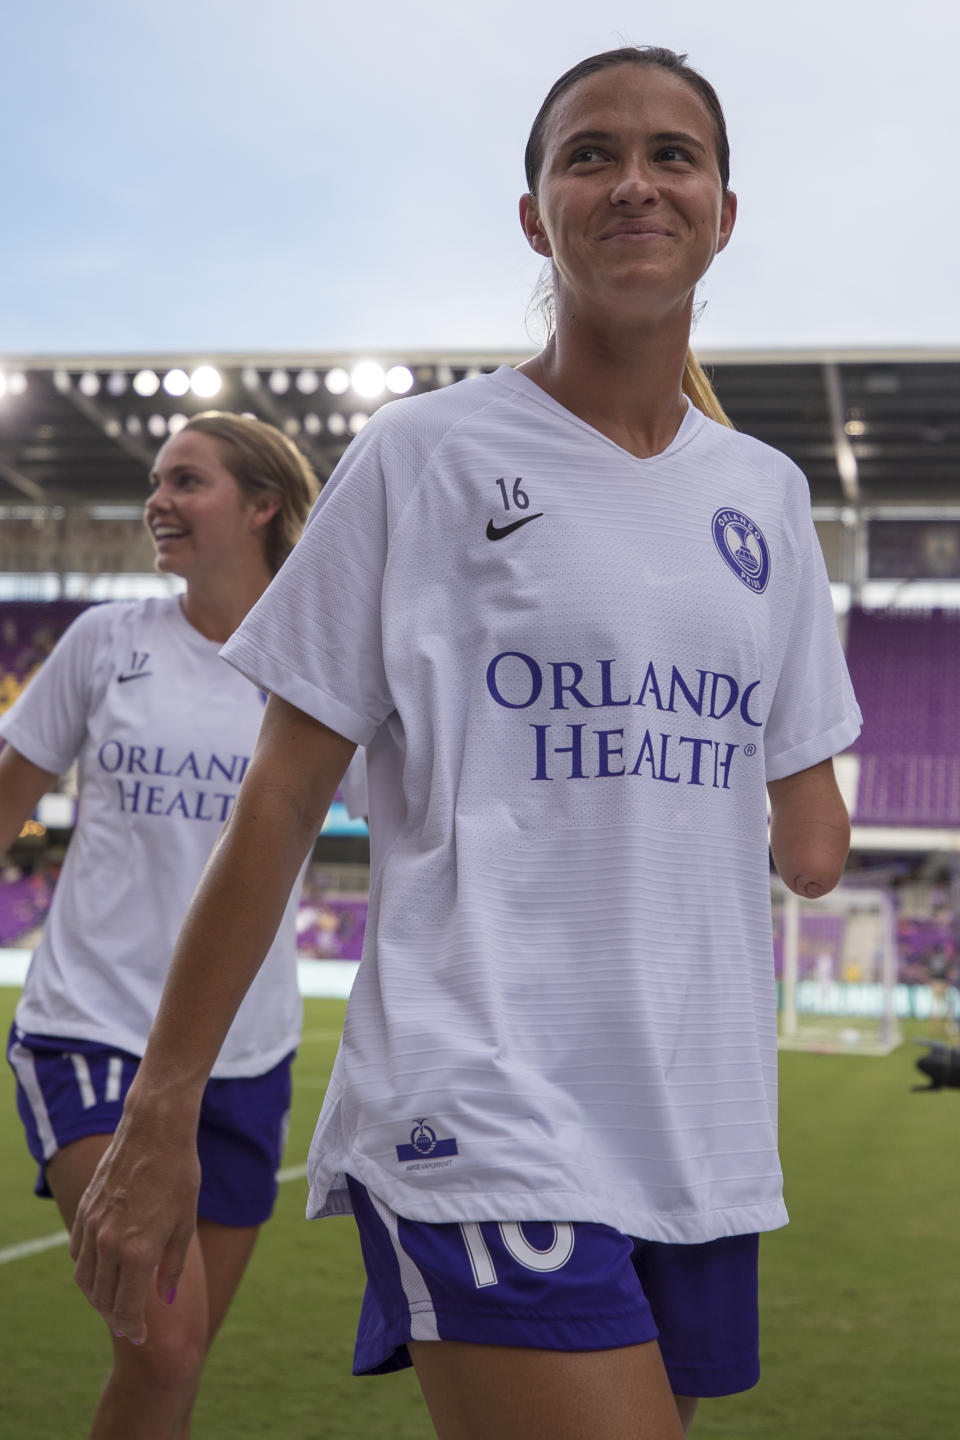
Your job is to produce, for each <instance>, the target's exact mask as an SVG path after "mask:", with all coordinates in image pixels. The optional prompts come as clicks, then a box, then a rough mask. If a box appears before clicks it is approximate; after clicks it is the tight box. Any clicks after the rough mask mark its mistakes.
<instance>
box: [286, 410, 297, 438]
mask: <svg viewBox="0 0 960 1440" xmlns="http://www.w3.org/2000/svg"><path fill="white" fill-rule="evenodd" d="M283 433H284V435H288V436H289V437H290V439H291V440H295V439H296V438H297V436H298V435H299V434H300V421H299V420H298V419H297V417H296V415H288V416H287V418H286V420H284V422H283Z"/></svg>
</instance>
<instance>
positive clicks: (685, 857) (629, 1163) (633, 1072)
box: [72, 47, 859, 1440]
mask: <svg viewBox="0 0 960 1440" xmlns="http://www.w3.org/2000/svg"><path fill="white" fill-rule="evenodd" d="M527 160H528V193H527V194H526V195H525V196H524V197H523V199H522V200H521V206H520V210H521V220H522V224H523V228H524V231H525V234H526V238H527V240H528V242H529V244H530V245H531V246H532V247H533V249H534V250H535V251H536V253H537V254H539V255H541V256H543V257H544V258H545V259H546V260H547V261H548V262H549V264H550V266H551V272H552V283H553V290H554V298H555V315H556V320H555V330H554V332H553V333H552V335H551V337H550V338H549V340H548V342H547V344H546V346H545V348H544V349H543V350H542V351H541V353H540V354H539V355H537V356H536V357H535V358H533V359H532V360H530V361H528V362H526V363H525V364H523V365H521V366H520V367H519V368H518V370H513V369H510V368H508V367H503V368H501V369H500V370H498V371H497V372H496V373H495V374H492V375H484V376H481V377H479V378H477V379H472V380H466V381H464V382H463V383H462V384H457V385H453V386H450V387H448V388H446V389H443V390H440V391H438V392H436V393H434V394H429V395H424V396H419V397H414V398H411V399H409V400H404V401H400V402H398V403H396V404H391V405H388V406H386V407H385V408H384V409H383V410H382V411H380V412H379V413H378V414H377V415H376V416H375V417H374V419H373V420H372V422H371V423H370V424H369V425H368V426H367V427H366V428H365V429H364V431H363V432H362V434H361V435H360V436H359V438H358V439H357V440H355V441H354V442H353V444H352V445H351V447H350V449H349V451H348V452H347V454H346V456H345V458H344V460H343V462H342V464H341V466H340V468H339V470H338V473H337V474H336V475H335V477H334V479H333V480H332V481H331V483H330V486H329V488H328V489H327V490H326V491H325V492H324V495H323V497H322V500H321V502H320V505H319V507H318V509H317V512H316V514H315V517H314V519H313V521H312V522H311V524H310V526H309V527H308V530H307V532H306V535H305V537H304V540H303V542H302V544H301V545H300V546H299V547H298V549H297V551H296V552H295V554H294V556H293V557H292V559H291V563H290V565H289V566H287V567H285V569H284V572H283V573H282V574H281V575H280V576H278V577H277V580H276V582H275V583H274V584H273V585H272V586H271V588H270V590H269V591H268V592H267V594H266V595H265V596H264V598H263V600H262V601H261V603H260V604H259V605H258V606H257V607H256V609H255V610H254V611H253V612H252V614H251V615H250V616H248V618H247V620H246V621H245V623H244V625H243V626H241V628H240V630H239V631H238V633H237V635H235V636H234V638H233V640H232V641H231V642H230V644H229V646H228V647H227V651H226V653H227V655H228V657H229V658H230V659H231V660H232V662H233V663H234V664H236V665H238V666H239V668H240V669H241V670H242V671H243V672H244V673H246V674H249V675H251V676H252V677H254V679H255V682H256V683H260V684H263V685H265V686H266V687H268V688H269V689H270V691H271V692H272V694H271V699H270V701H269V703H268V706H267V713H266V718H265V721H264V728H263V731H262V733H261V737H260V741H259V742H258V748H257V753H256V756H255V758H254V761H253V763H252V765H251V768H250V771H249V774H248V776H247V779H246V780H245V782H244V785H243V788H242V791H241V795H240V798H239V800H238V803H237V806H236V808H235V810H234V812H233V815H232V816H231V821H230V824H229V826H228V828H227V834H226V838H225V841H224V844H223V846H222V847H220V848H219V849H218V852H217V856H216V859H215V862H214V865H213V867H212V869H211V871H210V872H209V874H208V878H207V880H206V881H205V883H204V888H203V892H202V894H201V897H200V899H199V901H198V904H197V906H196V908H195V909H194V910H193V911H192V912H191V916H190V918H189V919H188V922H187V924H186V926H185V928H184V930H183V931H182V933H181V937H180V940H179V942H178V951H177V956H176V958H175V960H174V963H173V967H172V970H171V975H170V980H169V983H168V986H167V990H166V993H165V998H164V1001H163V1004H162V1007H161V1011H160V1015H159V1017H158V1020H157V1024H156V1026H155V1027H154V1032H153V1036H152V1037H151V1042H150V1048H149V1051H148V1056H147V1059H146V1060H145V1061H144V1066H143V1068H142V1070H141V1074H140V1076H139V1077H138V1081H137V1082H136V1086H135V1090H134V1091H131V1095H130V1099H129V1102H128V1105H127V1111H126V1116H125V1119H124V1126H123V1135H122V1138H121V1136H120V1135H118V1137H117V1143H116V1144H115V1146H114V1147H113V1148H112V1150H111V1152H110V1153H109V1155H108V1156H107V1157H106V1158H105V1160H104V1162H103V1163H102V1165H101V1167H100V1170H99V1172H98V1175H97V1177H96V1178H95V1180H94V1182H93V1184H92V1185H91V1187H90V1190H89V1191H88V1193H87V1196H86V1197H85V1199H84V1202H83V1205H82V1207H81V1212H80V1215H79V1217H78V1222H77V1225H76V1227H75V1229H74V1236H73V1241H72V1248H73V1253H74V1255H75V1257H76V1259H77V1278H78V1280H79V1281H80V1283H81V1285H82V1286H83V1288H84V1290H85V1291H86V1293H87V1294H88V1296H89V1297H90V1298H91V1299H92V1301H93V1302H94V1303H95V1304H96V1305H97V1307H98V1308H99V1309H100V1310H101V1311H102V1312H103V1314H104V1315H105V1316H107V1317H108V1318H109V1320H110V1323H111V1324H113V1325H114V1326H116V1327H117V1328H118V1329H121V1330H123V1331H125V1332H126V1333H127V1334H128V1335H129V1336H130V1337H131V1338H134V1339H140V1338H142V1336H143V1335H144V1333H147V1332H148V1330H149V1316H147V1317H146V1318H145V1316H144V1311H143V1306H144V1298H145V1296H146V1294H147V1293H148V1291H152V1290H153V1289H154V1288H155V1287H156V1285H157V1284H159V1286H160V1288H161V1289H162V1288H163V1287H164V1286H166V1285H169V1284H172V1283H174V1280H175V1277H176V1276H177V1275H178V1274H179V1271H180V1266H181V1263H182V1261H181V1251H182V1240H180V1239H178V1238H177V1237H178V1235H179V1234H180V1233H181V1232H182V1230H183V1227H184V1225H185V1223H186V1217H187V1216H188V1214H189V1212H190V1202H189V1200H188V1199H187V1198H185V1197H189V1196H191V1195H192V1193H193V1186H194V1184H195V1178H194V1177H195V1173H196V1165H195V1159H194V1158H193V1156H192V1139H191V1132H192V1129H193V1117H194V1116H195V1114H196V1107H197V1104H198V1097H199V1095H200V1093H201V1085H202V1080H201V1077H202V1076H203V1075H204V1073H205V1071H206V1068H207V1066H208V1065H209V1064H210V1062H211V1060H212V1058H213V1056H214V1055H215V1054H216V1052H217V1048H218V1046H219V1043H220V1036H221V1034H222V1033H223V1031H224V1030H225V1028H226V1026H227V1024H228V1023H229V1019H230V1016H231V1014H232V1013H233V1009H234V1006H235V1004H236V1003H237V1000H238V999H239V997H240V995H241V994H242V993H243V989H244V987H245V986H246V984H247V983H248V982H249V981H250V979H251V977H252V976H253V975H254V974H255V973H256V971H257V968H258V965H259V963H260V955H261V954H262V951H263V949H264V947H265V945H266V943H267V941H268V938H269V935H270V933H271V931H272V927H273V924H274V921H275V916H276V915H277V914H278V913H279V912H280V910H281V909H282V907H283V904H284V900H285V897H286V894H287V890H288V888H289V886H290V883H291V881H292V879H293V877H294V875H295V874H296V872H297V869H298V867H299V865H300V863H301V861H302V857H303V854H304V851H305V849H306V847H307V845H308V843H309V838H310V835H311V834H312V832H313V828H314V826H315V823H316V818H317V816H318V815H320V814H322V812H323V810H324V808H325V806H326V805H327V803H328V801H329V798H330V796H331V795H332V794H333V791H334V789H335V787H336V784H337V781H338V779H339V777H340V775H341V774H342V772H343V769H344V767H345V765H346V763H347V761H348V759H349V757H350V755H351V753H352V751H353V748H354V744H355V743H357V742H359V743H367V744H368V750H367V760H368V779H369V792H370V810H371V827H372V837H373V854H372V860H371V866H372V877H371V907H370V912H369V918H368V925H367V933H366V941H365V947H364V956H363V960H362V962H361V965H360V969H359V974H358V978H357V981H356V984H355V987H354V991H353V994H352V996H351V998H350V1002H349V1005H348V1010H347V1021H346V1028H345V1031H344V1037H343V1042H342V1045H341V1049H340V1054H339V1057H338V1060H337V1065H336V1069H335V1072H334V1076H333V1080H332V1083H331V1086H330V1090H329V1093H328V1096H327V1099H326V1101H325V1104H324V1108H323V1112H322V1115H321V1119H320V1122H319V1127H318V1131H317V1137H316V1141H315V1144H314V1147H313V1152H312V1161H311V1201H310V1208H311V1213H312V1214H313V1215H319V1214H321V1213H337V1212H342V1211H344V1210H347V1209H352V1210H353V1211H354V1213H355V1215H356V1218H357V1222H358V1225H359V1228H360V1237H361V1243H362V1246H363V1250H364V1255H365V1260H366V1265H367V1277H368V1284H367V1293H366V1297H365V1301H364V1307H363V1313H362V1315H361V1321H360V1334H359V1338H358V1344H357V1352H356V1361H355V1363H356V1368H357V1369H358V1370H359V1371H363V1372H368V1371H375V1370H389V1369H393V1368H397V1367H399V1366H402V1365H405V1364H408V1363H409V1362H410V1360H411V1359H412V1361H413V1363H414V1365H415V1366H416V1369H417V1373H418V1377H419V1380H420V1383H421V1385H422V1388H423V1390H424V1393H425V1396H426V1399H427V1403H428V1406H429V1408H430V1411H431V1414H432V1416H433V1420H434V1423H435V1426H436V1428H437V1431H438V1433H439V1434H440V1436H441V1437H443V1440H453V1437H456V1440H462V1437H464V1436H468V1435H469V1436H471V1437H474V1440H481V1437H482V1440H571V1437H577V1440H588V1437H598V1440H599V1437H602V1440H628V1437H629V1440H676V1437H679V1436H680V1435H681V1433H682V1430H683V1428H684V1427H685V1426H686V1425H687V1424H689V1422H690V1419H691V1416H692V1413H693V1409H694V1406H695V1404H696V1397H697V1396H700V1395H711V1394H722V1393H726V1392H729V1391H733V1390H739V1389H744V1388H746V1387H748V1386H750V1385H752V1384H753V1383H754V1382H755V1380H756V1378H757V1374H758V1362H757V1334H756V1332H757V1313H756V1310H757V1269H756V1267H757V1232H758V1231H760V1230H765V1229H770V1228H773V1227H776V1226H778V1225H782V1224H783V1223H784V1220H785V1218H786V1217H785V1212H784V1209H783V1201H782V1196H781V1179H780V1170H779V1165H778V1161H777V1153H776V1135H775V1127H776V1093H775V1087H776V1011H775V991H774V981H773V967H772V963H771V952H772V936H771V920H770V891H769V871H768V852H767V813H766V804H765V794H764V782H765V780H766V782H767V784H768V785H769V791H770V796H771V802H772V810H773V819H772V828H771V832H770V835H771V841H772V846H773V852H774V855H775V858H776V861H777V864H778V866H779V869H780V872H781V874H782V875H783V877H784V879H785V880H786V882H787V883H788V884H789V885H790V886H791V887H792V888H793V889H795V890H797V891H799V892H800V893H801V894H804V895H807V896H817V895H820V894H822V893H823V892H824V891H825V890H828V889H830V888H831V887H832V886H833V885H834V884H835V883H836V881H837V879H838V877H839V875H840V873H841V870H842V867H843V863H844V859H845V856H846V850H847V844H848V839H849V826H848V822H847V816H846V812H845V810H844V807H843V803H842V800H841V798H840V795H839V792H838V790H837V787H836V784H835V781H834V778H833V770H832V761H831V757H832V755H833V754H834V753H835V752H837V751H839V750H842V749H844V748H845V747H846V746H847V745H849V744H850V743H851V741H852V740H853V739H854V737H855V736H856V734H857V732H858V730H859V711H858V709H857V706H856V703H855V700H854V697H853V693H852V689H851V687H850V684H849V680H848V677H847V674H846V668H845V665H844V661H843V656H842V653H841V650H840V645H839V641H838V637H837V628H836V624H835V620H834V615H833V608H832V604H831V599H830V591H829V587H828V584H827V577H826V573H825V569H824V566H823V561H822V557H821V556H820V553H819V549H818V546H817V541H816V536H815V533H814V529H813V525H812V523H811V518H810V507H809V494H808V490H807V486H806V483H805V481H804V479H803V477H802V475H800V474H799V472H798V471H797V470H796V469H795V467H794V466H793V465H792V464H791V463H790V462H789V461H788V460H786V459H785V457H783V456H782V455H779V454H777V453H776V452H773V451H771V450H770V449H768V448H767V447H766V446H764V445H762V444H760V443H758V442H757V441H755V440H752V439H750V438H749V437H747V436H744V435H740V434H737V433H736V432H735V431H734V430H733V429H732V428H730V427H729V425H728V424H726V423H725V421H724V416H723V412H722V410H721V409H720V407H719V404H718V402H717V400H716V398H715V397H714V395H713V393H712V391H711V389H710V386H709V384H708V382H707V380H706V377H705V376H704V374H703V372H702V371H701V370H700V369H699V367H698V366H697V365H696V362H695V361H694V360H693V359H692V357H691V356H690V355H689V352H688V343H689V331H690V322H691V315H692V309H693V301H694V295H695V291H696V287H697V284H698V282H699V280H700V279H701V277H702V275H703V274H704V272H705V271H706V269H707V267H708V266H709V265H710V263H711V261H712V260H713V258H714V255H715V254H716V252H717V251H718V250H721V249H722V248H723V247H724V246H725V245H726V243H727V241H728V240H729V238H730V235H731V232H732V230H733V224H734V217H735V212H736V202H735V198H734V196H733V194H732V192H731V191H730V190H729V188H728V173H727V171H728V148H727V141H726V134H725V130H724V125H723V116H722V112H721V110H720V106H719V102H718V101H717V97H716V95H715V93H714V91H713V89H712V88H711V87H710V86H709V85H708V84H707V83H706V81H704V80H703V79H702V77H701V76H699V75H698V74H697V73H696V72H694V71H692V70H690V69H689V68H687V67H686V65H685V64H684V63H683V59H682V57H679V56H676V55H674V54H672V52H670V51H662V50H654V49H636V48H633V47H629V48H626V49H623V50H617V51H612V52H608V53H607V54H604V55H601V56H595V57H592V58H591V59H589V60H587V61H585V62H583V63H582V64H580V65H578V66H576V67H574V69H573V70H571V71H569V72H568V73H567V74H566V75H564V76H563V77H561V79H560V80H559V81H558V82H557V83H556V85H555V86H554V87H553V89H552V90H551V92H550V93H549V95H548V96H547V99H546V101H545V102H544V105H543V107H542V108H541V111H540V114H539V115H538V117H537V119H536V121H535V124H534V129H533V133H532V135H531V137H530V141H529V144H528V147H527ZM161 1122H162V1123H161ZM158 1134H162V1140H161V1141H160V1142H159V1144H158V1142H157V1139H156V1137H157V1135H158ZM121 1231H122V1232H124V1233H123V1234H122V1235H121ZM155 1267H159V1268H158V1270H157V1276H156V1279H155V1278H154V1269H155ZM150 1303H151V1304H152V1303H153V1302H150ZM658 1335H659V1343H658V1341H657V1337H658Z"/></svg>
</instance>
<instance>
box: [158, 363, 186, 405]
mask: <svg viewBox="0 0 960 1440" xmlns="http://www.w3.org/2000/svg"><path fill="white" fill-rule="evenodd" d="M163 388H164V390H166V392H167V394H168V395H175V396H177V397H178V398H179V396H181V395H186V393H187V391H188V390H189V389H190V376H189V375H188V374H187V372H186V370H181V369H180V367H179V366H176V367H175V368H174V369H173V370H168V371H167V373H166V375H164V377H163Z"/></svg>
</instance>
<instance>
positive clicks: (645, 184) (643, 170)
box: [610, 162, 659, 205]
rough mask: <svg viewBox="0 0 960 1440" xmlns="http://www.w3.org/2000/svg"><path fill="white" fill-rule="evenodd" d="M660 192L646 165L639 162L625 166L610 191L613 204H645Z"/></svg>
mask: <svg viewBox="0 0 960 1440" xmlns="http://www.w3.org/2000/svg"><path fill="white" fill-rule="evenodd" d="M658 194H659V191H658V188H657V184H656V181H655V179H654V177H653V175H652V174H651V173H650V171H649V170H648V168H647V166H646V165H643V164H640V163H639V162H634V163H631V164H630V165H628V166H625V167H624V168H623V169H622V170H621V172H620V174H619V175H618V176H617V179H616V181H615V183H614V186H613V189H612V190H611V191H610V203H611V204H612V205H643V204H644V203H646V202H647V201H649V200H651V199H656V197H657V195H658Z"/></svg>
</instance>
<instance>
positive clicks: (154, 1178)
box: [70, 1115, 200, 1345]
mask: <svg viewBox="0 0 960 1440" xmlns="http://www.w3.org/2000/svg"><path fill="white" fill-rule="evenodd" d="M177 1129H178V1130H179V1127H177ZM165 1132H166V1133H165ZM199 1189H200V1163H199V1161H198V1159H197V1154H196V1146H195V1144H193V1143H192V1141H191V1140H190V1139H189V1136H188V1137H187V1138H186V1139H184V1138H183V1135H182V1134H181V1133H177V1134H175V1135H174V1134H171V1131H170V1130H169V1129H167V1127H165V1126H163V1125H153V1124H150V1123H149V1122H148V1121H146V1120H145V1119H144V1118H141V1119H140V1120H139V1121H138V1120H137V1119H135V1118H130V1117H129V1116H127V1115H125V1116H124V1118H123V1120H121V1122H120V1126H119V1128H118V1130H117V1133H116V1135H115V1136H114V1137H113V1140H112V1142H111V1144H110V1147H109V1149H108V1150H107V1151H106V1152H105V1154H104V1156H103V1158H102V1159H101V1161H100V1164H99V1165H98V1166H97V1168H96V1170H95V1172H94V1175H93V1179H92V1180H91V1181H90V1184H89V1185H88V1186H87V1188H86V1190H85V1191H84V1194H83V1196H82V1198H81V1200H80V1204H79V1206H78V1208H77V1215H76V1219H75V1221H74V1224H73V1232H72V1234H71V1237H70V1254H71V1255H72V1257H73V1259H74V1260H75V1262H76V1268H75V1270H74V1278H75V1280H76V1282H77V1284H78V1285H79V1286H80V1289H81V1290H82V1291H83V1293H84V1295H86V1297H87V1299H88V1300H89V1301H90V1304H91V1305H92V1306H93V1307H94V1309H95V1310H98V1311H99V1313H100V1314H101V1315H102V1316H103V1318H104V1320H105V1321H106V1322H107V1324H108V1325H109V1326H110V1329H111V1330H112V1331H113V1332H114V1334H115V1335H125V1336H126V1337H127V1339H128V1340H131V1341H132V1342H133V1343H134V1344H135V1345H141V1344H142V1343H143V1341H144V1340H145V1339H146V1338H147V1325H146V1319H145V1312H146V1304H147V1297H148V1295H149V1292H150V1288H151V1286H155V1287H156V1290H157V1293H158V1295H159V1296H160V1298H161V1300H165V1301H167V1303H171V1302H172V1300H173V1296H174V1294H175V1293H176V1289H177V1285H178V1283H179V1280H180V1275H181V1273H182V1271H183V1267H184V1263H185V1261H186V1254H187V1247H188V1246H189V1244H190V1239H191V1236H192V1235H193V1232H194V1229H195V1227H196V1222H197V1194H198V1192H199Z"/></svg>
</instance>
